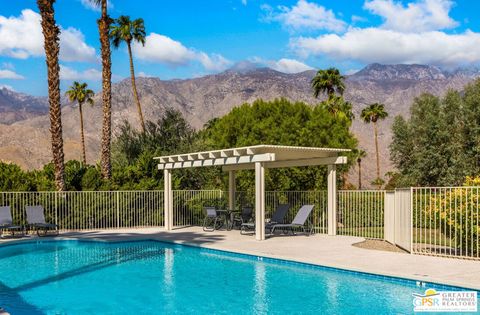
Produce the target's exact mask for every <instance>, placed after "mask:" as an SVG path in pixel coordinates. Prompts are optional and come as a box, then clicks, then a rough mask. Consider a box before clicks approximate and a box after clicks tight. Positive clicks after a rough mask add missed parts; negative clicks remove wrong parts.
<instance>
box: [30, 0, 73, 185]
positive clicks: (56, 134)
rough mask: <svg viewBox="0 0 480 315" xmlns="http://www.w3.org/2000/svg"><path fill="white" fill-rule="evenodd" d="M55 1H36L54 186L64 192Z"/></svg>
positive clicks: (58, 40) (58, 48)
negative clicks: (46, 78)
mask: <svg viewBox="0 0 480 315" xmlns="http://www.w3.org/2000/svg"><path fill="white" fill-rule="evenodd" d="M54 3H55V0H37V6H38V9H39V11H40V15H41V17H42V21H41V24H42V32H43V37H44V48H45V57H46V63H47V76H48V101H49V103H50V109H49V115H50V133H51V136H52V155H53V164H54V167H55V186H56V188H57V190H58V191H64V190H65V188H66V187H65V165H64V155H63V137H62V113H61V107H60V65H59V63H58V54H59V52H60V38H59V35H60V29H59V27H58V25H57V24H56V21H55V10H54V8H53V4H54Z"/></svg>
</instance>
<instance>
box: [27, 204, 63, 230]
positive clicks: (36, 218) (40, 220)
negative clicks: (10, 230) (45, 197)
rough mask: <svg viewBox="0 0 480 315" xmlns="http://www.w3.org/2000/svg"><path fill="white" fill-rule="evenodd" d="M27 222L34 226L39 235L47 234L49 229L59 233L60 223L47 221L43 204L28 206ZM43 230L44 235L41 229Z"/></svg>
mask: <svg viewBox="0 0 480 315" xmlns="http://www.w3.org/2000/svg"><path fill="white" fill-rule="evenodd" d="M25 210H26V212H27V223H28V225H29V226H30V227H31V228H33V229H34V230H35V231H36V232H37V235H38V236H47V234H48V231H53V232H54V235H58V234H59V231H58V225H56V224H53V223H47V222H46V221H45V214H44V209H43V207H42V206H26V208H25ZM42 230H43V232H44V233H43V235H42V234H41V233H40V231H42Z"/></svg>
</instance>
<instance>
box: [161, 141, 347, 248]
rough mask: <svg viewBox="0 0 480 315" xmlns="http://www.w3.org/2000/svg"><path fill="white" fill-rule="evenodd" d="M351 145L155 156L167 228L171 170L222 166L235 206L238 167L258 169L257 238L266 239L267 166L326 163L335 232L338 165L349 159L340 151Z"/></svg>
mask: <svg viewBox="0 0 480 315" xmlns="http://www.w3.org/2000/svg"><path fill="white" fill-rule="evenodd" d="M349 151H350V150H349V149H333V148H313V147H293V146H283V145H256V146H250V147H241V148H233V149H224V150H213V151H205V152H195V153H186V154H177V155H169V156H161V157H156V158H155V159H157V160H158V161H159V162H158V169H159V170H163V171H164V181H165V185H164V189H165V209H164V211H165V229H166V230H167V231H170V230H172V229H173V192H172V170H175V169H182V168H192V167H207V166H221V167H222V168H223V170H224V171H226V172H228V173H229V185H228V198H229V199H228V200H229V208H230V209H233V207H234V201H235V195H234V194H235V171H238V170H250V169H251V170H255V238H256V239H257V240H264V239H265V169H267V168H285V167H295V166H315V165H327V166H328V176H327V191H328V194H327V195H328V200H327V208H328V234H329V235H335V234H336V223H335V222H336V205H337V187H336V186H337V185H336V165H337V164H345V163H347V157H346V156H341V155H340V154H342V153H345V152H349Z"/></svg>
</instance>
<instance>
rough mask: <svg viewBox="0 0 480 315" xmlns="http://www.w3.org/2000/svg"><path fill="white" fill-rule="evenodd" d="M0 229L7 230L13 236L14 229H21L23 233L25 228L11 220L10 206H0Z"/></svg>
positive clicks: (23, 233)
mask: <svg viewBox="0 0 480 315" xmlns="http://www.w3.org/2000/svg"><path fill="white" fill-rule="evenodd" d="M0 230H1V231H2V234H3V231H4V230H8V231H10V232H11V233H12V236H15V231H21V232H22V235H25V229H24V227H23V226H21V225H14V224H13V220H12V212H11V209H10V206H2V207H0Z"/></svg>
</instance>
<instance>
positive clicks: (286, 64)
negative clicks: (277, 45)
mask: <svg viewBox="0 0 480 315" xmlns="http://www.w3.org/2000/svg"><path fill="white" fill-rule="evenodd" d="M271 68H272V69H274V70H277V71H280V72H284V73H299V72H303V71H307V70H312V69H313V68H312V67H310V66H309V65H306V64H304V63H303V62H300V61H298V60H295V59H287V58H282V59H280V60H278V61H275V62H274V63H273V64H272V65H271Z"/></svg>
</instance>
